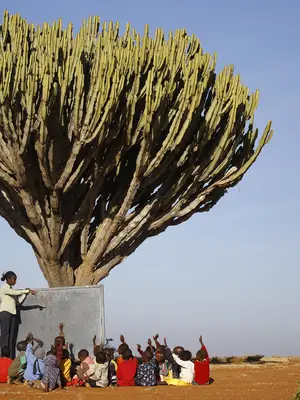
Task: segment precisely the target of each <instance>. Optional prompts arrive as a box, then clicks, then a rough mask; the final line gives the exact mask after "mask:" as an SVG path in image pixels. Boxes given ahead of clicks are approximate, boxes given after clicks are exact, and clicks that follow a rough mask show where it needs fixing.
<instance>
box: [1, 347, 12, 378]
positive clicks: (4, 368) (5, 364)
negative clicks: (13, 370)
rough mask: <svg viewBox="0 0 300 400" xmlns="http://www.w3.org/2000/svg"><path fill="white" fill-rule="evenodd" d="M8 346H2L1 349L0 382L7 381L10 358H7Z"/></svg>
mask: <svg viewBox="0 0 300 400" xmlns="http://www.w3.org/2000/svg"><path fill="white" fill-rule="evenodd" d="M9 353H10V351H9V347H3V348H2V349H1V358H0V383H7V378H8V368H9V367H10V365H11V363H12V360H11V359H10V358H9Z"/></svg>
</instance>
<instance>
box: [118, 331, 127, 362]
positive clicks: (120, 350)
mask: <svg viewBox="0 0 300 400" xmlns="http://www.w3.org/2000/svg"><path fill="white" fill-rule="evenodd" d="M120 341H121V344H120V346H119V347H118V350H117V351H118V354H119V357H118V358H117V364H118V366H119V365H120V364H122V362H123V352H124V351H126V350H129V346H128V344H127V343H126V342H125V338H124V336H123V335H121V336H120Z"/></svg>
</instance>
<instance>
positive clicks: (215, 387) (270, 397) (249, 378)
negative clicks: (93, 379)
mask: <svg viewBox="0 0 300 400" xmlns="http://www.w3.org/2000/svg"><path fill="white" fill-rule="evenodd" d="M211 370H212V371H211V375H212V377H213V378H214V379H215V382H214V383H213V384H212V385H211V386H205V387H188V388H187V387H181V388H176V387H156V388H145V389H143V388H136V387H135V388H108V389H88V388H69V389H67V390H56V391H54V392H52V393H43V392H39V391H36V390H33V389H28V388H26V387H23V386H9V387H8V386H7V385H0V399H6V400H16V399H17V400H19V399H20V400H21V399H24V400H25V399H26V400H33V399H35V400H43V399H45V400H52V399H60V400H86V399H91V400H93V399H99V400H102V399H103V400H104V399H107V400H110V399H114V400H138V399H141V400H143V399H149V400H152V399H153V400H162V399H174V400H181V399H187V400H196V399H197V400H235V399H236V400H250V399H251V400H256V399H257V400H291V397H292V395H293V393H294V392H295V390H296V388H297V381H298V380H300V363H299V361H296V362H295V361H292V362H291V361H289V362H288V361H285V362H278V361H277V362H272V361H269V362H267V363H266V364H263V365H253V364H252V365H244V364H241V365H220V366H212V368H211Z"/></svg>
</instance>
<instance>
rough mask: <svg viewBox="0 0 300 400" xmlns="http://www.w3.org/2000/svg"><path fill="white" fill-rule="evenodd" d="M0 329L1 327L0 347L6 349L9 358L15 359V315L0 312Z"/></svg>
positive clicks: (16, 327) (16, 332) (16, 326)
mask: <svg viewBox="0 0 300 400" xmlns="http://www.w3.org/2000/svg"><path fill="white" fill-rule="evenodd" d="M0 327H1V338H0V346H1V349H2V348H3V347H8V348H9V352H10V357H11V358H12V359H14V358H15V357H16V341H17V334H18V331H17V330H18V324H17V315H14V314H11V313H9V312H7V311H1V312H0Z"/></svg>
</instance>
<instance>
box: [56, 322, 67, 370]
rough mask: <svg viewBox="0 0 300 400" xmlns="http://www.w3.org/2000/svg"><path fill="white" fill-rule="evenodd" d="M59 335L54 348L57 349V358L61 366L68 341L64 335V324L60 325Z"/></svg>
mask: <svg viewBox="0 0 300 400" xmlns="http://www.w3.org/2000/svg"><path fill="white" fill-rule="evenodd" d="M58 327H59V335H58V336H56V338H55V339H54V348H55V349H56V358H57V361H58V363H59V364H61V362H62V360H63V351H64V349H65V348H66V339H65V334H64V330H63V329H64V324H63V323H62V322H61V323H60V324H59V326H58Z"/></svg>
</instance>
